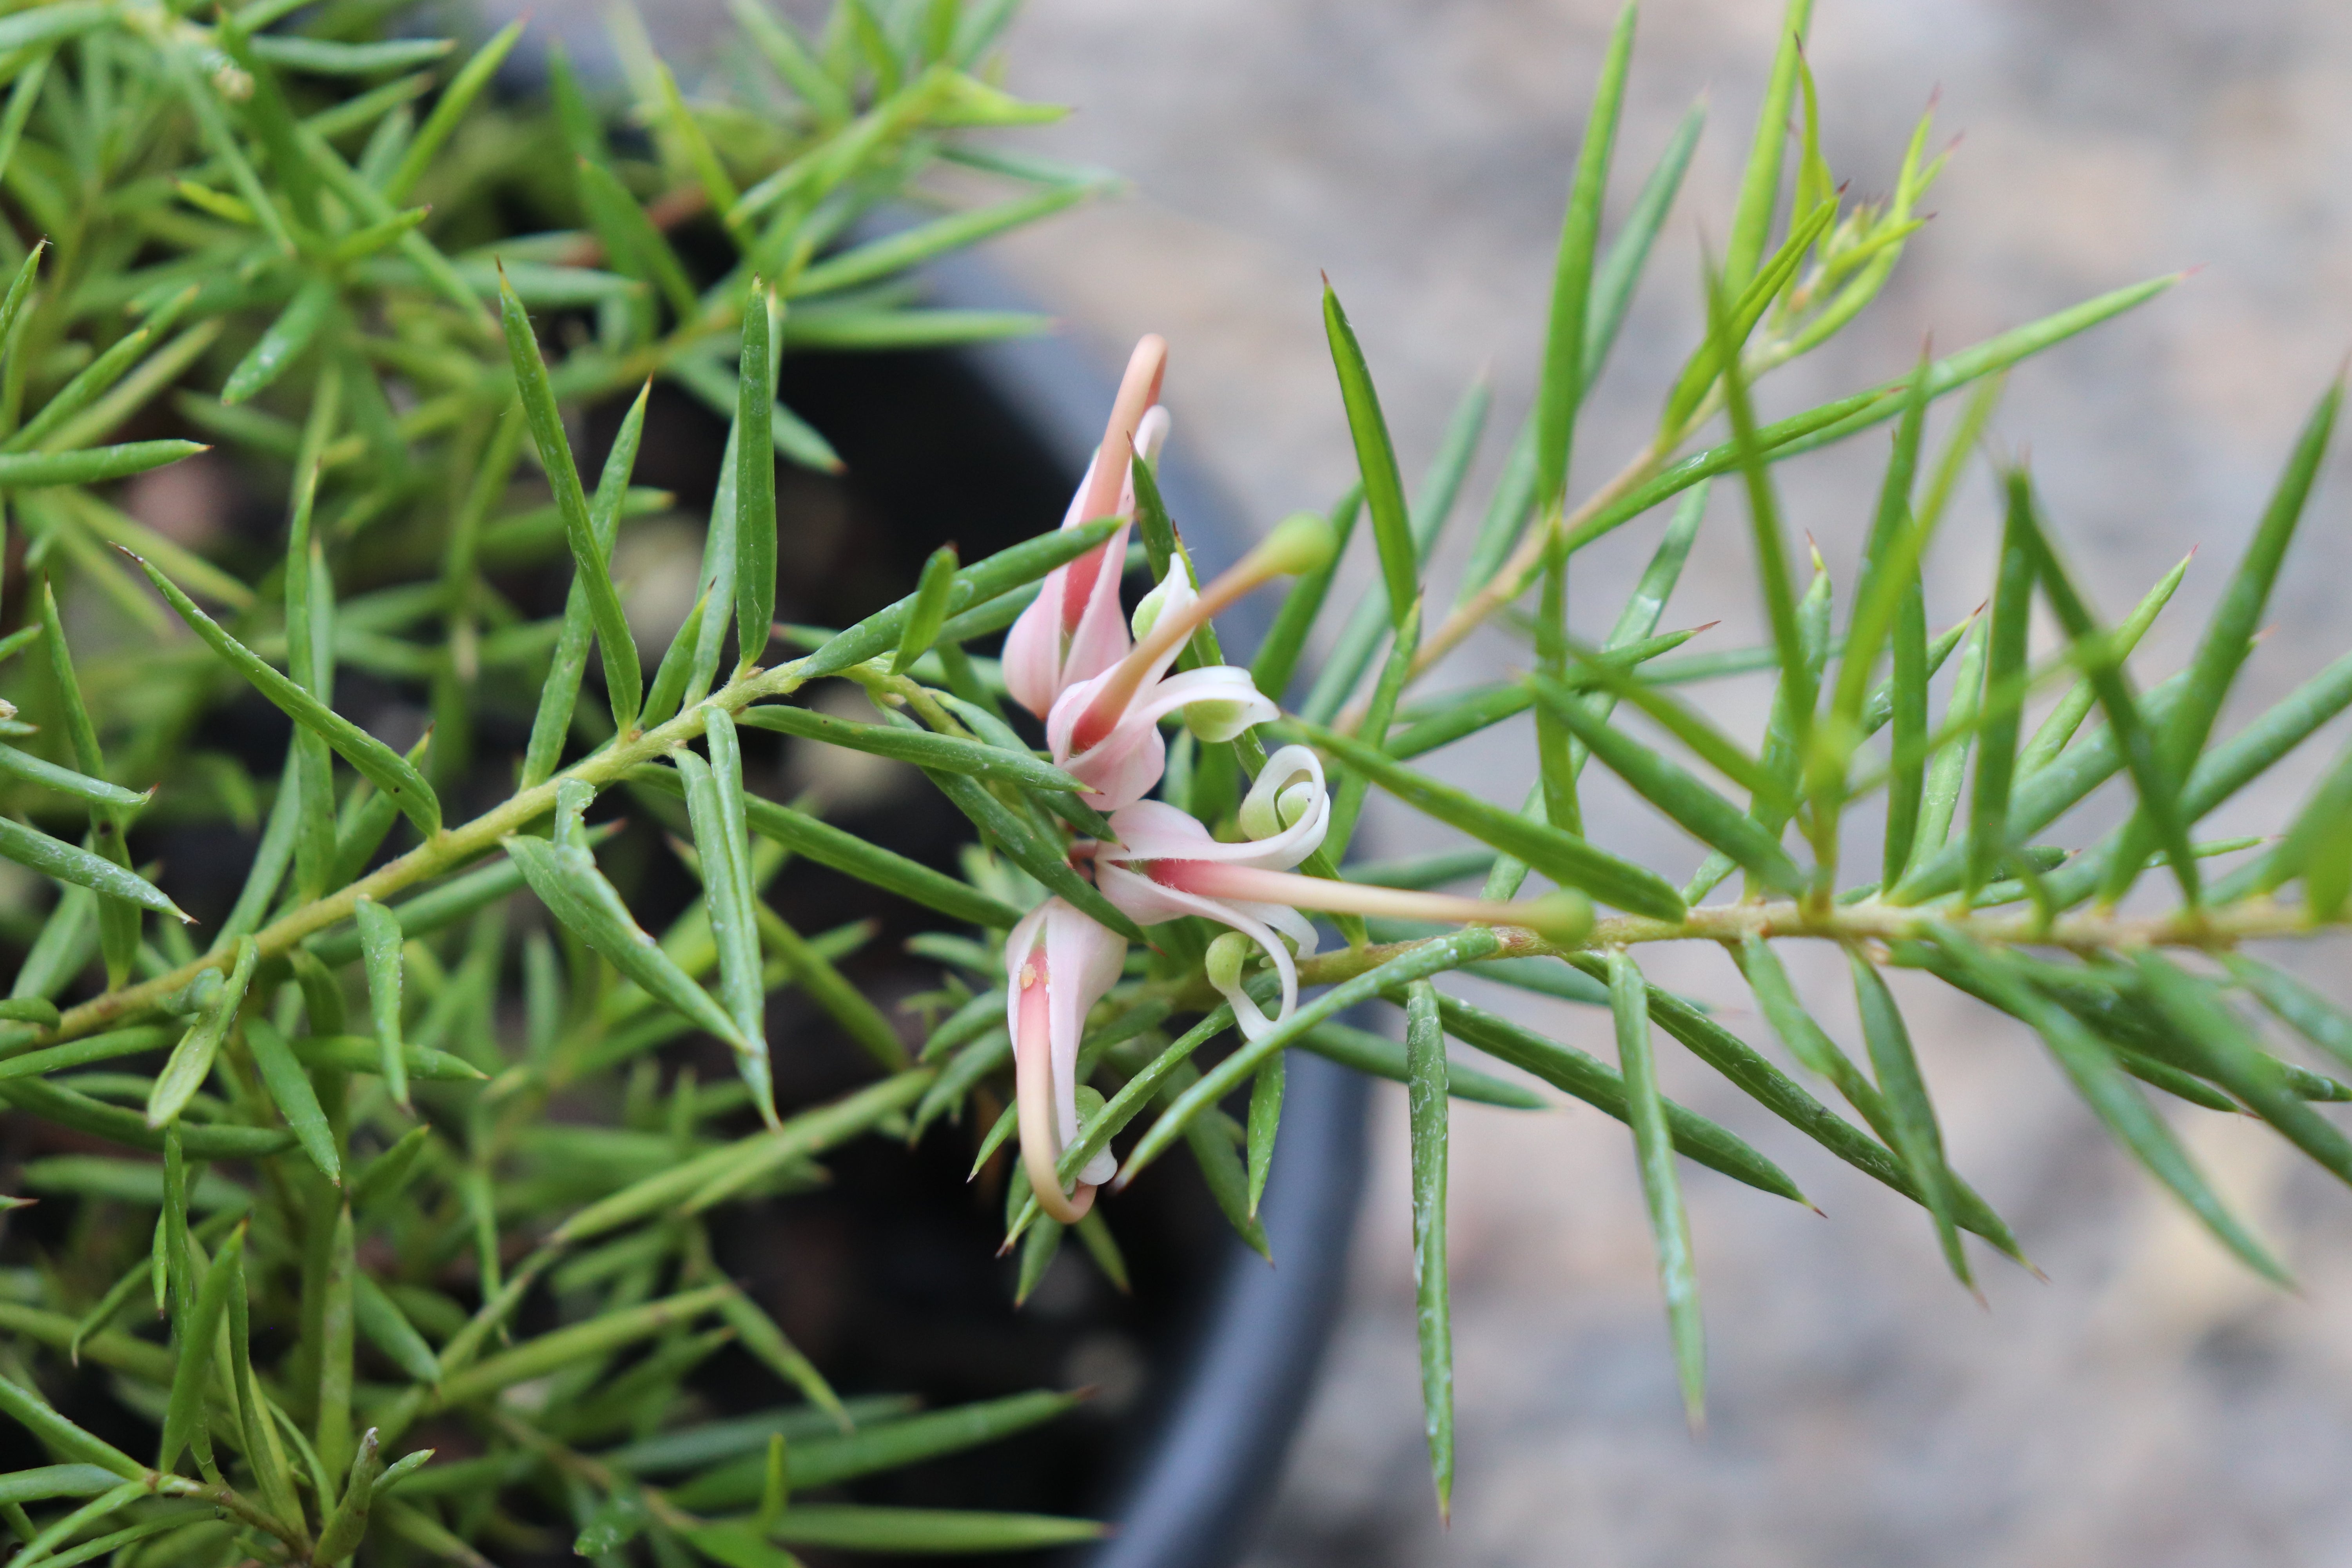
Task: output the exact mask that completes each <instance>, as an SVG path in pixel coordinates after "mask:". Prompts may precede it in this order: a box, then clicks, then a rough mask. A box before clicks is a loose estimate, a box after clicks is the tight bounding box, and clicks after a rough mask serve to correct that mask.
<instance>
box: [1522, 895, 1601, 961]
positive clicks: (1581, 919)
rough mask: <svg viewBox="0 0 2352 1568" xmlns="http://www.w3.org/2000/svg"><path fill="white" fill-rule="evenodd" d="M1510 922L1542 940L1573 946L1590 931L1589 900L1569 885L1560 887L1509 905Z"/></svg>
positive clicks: (1590, 911)
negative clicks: (1537, 897)
mask: <svg viewBox="0 0 2352 1568" xmlns="http://www.w3.org/2000/svg"><path fill="white" fill-rule="evenodd" d="M1511 923H1512V924H1513V925H1519V926H1525V927H1526V928H1527V929H1528V930H1529V931H1533V932H1535V933H1536V934H1537V935H1538V936H1539V937H1541V938H1543V939H1544V940H1545V941H1546V942H1553V943H1556V944H1558V945H1559V946H1561V947H1573V946H1575V945H1576V944H1577V943H1578V942H1582V941H1583V940H1584V939H1585V938H1586V937H1588V936H1590V935H1591V934H1592V900H1590V899H1588V898H1586V897H1585V896H1584V895H1583V894H1582V893H1580V892H1578V891H1576V889H1573V888H1561V889H1558V890H1557V891H1554V892H1549V893H1546V894H1545V895H1544V896H1543V897H1542V898H1540V899H1529V900H1528V901H1527V902H1526V903H1524V904H1515V905H1513V906H1512V908H1511Z"/></svg>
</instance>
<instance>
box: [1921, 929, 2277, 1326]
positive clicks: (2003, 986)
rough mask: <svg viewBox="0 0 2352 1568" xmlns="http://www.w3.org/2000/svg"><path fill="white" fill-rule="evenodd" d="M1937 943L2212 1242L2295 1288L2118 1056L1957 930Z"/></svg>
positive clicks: (1942, 935) (1940, 936)
mask: <svg viewBox="0 0 2352 1568" xmlns="http://www.w3.org/2000/svg"><path fill="white" fill-rule="evenodd" d="M1937 945H1938V946H1940V947H1941V948H1942V949H1943V950H1944V951H1945V952H1947V953H1948V954H1950V956H1951V958H1952V960H1953V961H1954V962H1955V963H1958V965H1960V966H1961V968H1962V969H1963V970H1964V971H1966V972H1967V973H1969V976H1970V977H1971V978H1972V979H1974V980H1975V981H1976V982H1977V983H1978V984H1979V985H1981V986H1983V987H1984V989H1985V991H1986V993H1987V994H1989V995H1990V996H1991V997H1992V998H1993V999H1994V1000H1995V1001H1996V1002H1997V1004H1998V1005H2000V1008H2001V1009H2002V1010H2003V1011H2004V1012H2007V1013H2009V1014H2010V1015H2011V1016H2013V1017H2017V1018H2021V1019H2023V1020H2024V1021H2025V1022H2026V1023H2027V1024H2028V1025H2029V1026H2032V1029H2033V1031H2034V1033H2036V1034H2038V1035H2040V1036H2041V1037H2042V1041H2043V1043H2044V1044H2046V1045H2047V1046H2049V1047H2050V1053H2051V1055H2052V1056H2053V1057H2055V1058H2057V1059H2058V1065H2059V1067H2060V1068H2062V1069H2063V1071H2064V1072H2065V1074H2066V1077H2067V1078H2068V1079H2069V1080H2071V1081H2072V1082H2073V1084H2074V1089H2075V1092H2076V1093H2078V1094H2080V1095H2081V1096H2082V1097H2083V1100H2084V1104H2086V1105H2088V1106H2089V1107H2090V1108H2091V1112H2092V1114H2093V1115H2095V1116H2096V1117H2098V1119H2099V1120H2100V1121H2102V1122H2104V1123H2105V1125H2106V1128H2107V1130H2108V1131H2110V1132H2112V1133H2114V1134H2115V1136H2116V1141H2117V1142H2120V1143H2122V1144H2123V1145H2124V1146H2125V1147H2126V1149H2129V1150H2130V1151H2131V1152H2132V1154H2133V1156H2134V1157H2135V1158H2137V1160H2138V1161H2139V1162H2140V1163H2141V1164H2142V1165H2144V1166H2146V1167H2147V1171H2148V1173H2150V1174H2151V1175H2153V1176H2155V1177H2156V1179H2157V1180H2158V1181H2159V1182H2162V1183H2163V1184H2165V1186H2167V1187H2168V1188H2169V1189H2170V1190H2171V1191H2172V1194H2173V1195H2174V1196H2176V1197H2178V1198H2179V1200H2180V1201H2181V1202H2182V1203H2183V1204H2184V1205H2187V1206H2188V1208H2189V1212H2190V1213H2191V1214H2193V1215H2196V1216H2197V1217H2198V1218H2199V1219H2200V1221H2202V1222H2203V1223H2204V1225H2205V1227H2206V1229H2208V1230H2210V1231H2211V1232H2212V1233H2213V1236H2214V1237H2215V1239H2217V1240H2219V1241H2220V1242H2221V1245H2222V1246H2224V1247H2228V1248H2229V1249H2230V1250H2231V1252H2233V1253H2235V1254H2236V1255H2237V1257H2238V1258H2239V1260H2240V1261H2242V1262H2243V1263H2244V1264H2245V1265H2246V1267H2247V1268H2252V1270H2253V1271H2254V1272H2255V1273H2257V1274H2260V1275H2262V1276H2263V1278H2264V1279H2269V1280H2271V1281H2272V1282H2273V1283H2274V1284H2279V1285H2285V1284H2288V1283H2289V1282H2290V1281H2289V1279H2288V1276H2287V1273H2286V1270H2285V1269H2284V1268H2281V1267H2279V1265H2278V1263H2277V1262H2276V1260H2274V1259H2273V1258H2272V1257H2271V1255H2270V1253H2269V1251H2268V1250H2267V1249H2266V1248H2264V1247H2263V1245H2262V1243H2261V1242H2259V1241H2257V1240H2255V1239H2254V1237H2253V1236H2252V1233H2251V1232H2249V1231H2248V1230H2247V1229H2246V1228H2245V1226H2242V1225H2241V1224H2240V1223H2239V1222H2238V1219H2237V1216H2236V1215H2232V1214H2231V1213H2230V1211H2229V1209H2228V1208H2227V1207H2225V1206H2224V1205H2222V1203H2221V1199H2220V1198H2219V1197H2218V1196H2216V1195H2215V1194H2214V1193H2213V1190H2212V1188H2211V1187H2210V1186H2209V1185H2208V1184H2206V1181H2205V1177H2204V1174H2203V1173H2201V1172H2200V1171H2199V1170H2198V1169H2197V1166H2196V1163H2194V1162H2193V1161H2191V1160H2190V1159H2189V1155H2188V1153H2187V1152H2186V1151H2184V1150H2183V1149H2182V1148H2181V1147H2180V1144H2179V1142H2178V1141H2177V1140H2176V1139H2175V1138H2174V1137H2173V1135H2172V1130H2171V1129H2170V1128H2169V1127H2167V1126H2166V1125H2165V1124H2164V1122H2163V1121H2161V1120H2159V1119H2158V1116H2157V1115H2156V1113H2155V1112H2154V1111H2152V1110H2149V1109H2148V1106H2147V1100H2143V1099H2141V1098H2140V1096H2139V1093H2138V1091H2137V1090H2136V1089H2133V1088H2132V1087H2131V1084H2130V1082H2129V1081H2128V1079H2126V1075H2125V1073H2124V1070H2123V1068H2120V1067H2118V1066H2116V1060H2115V1058H2114V1057H2112V1056H2111V1055H2109V1054H2108V1052H2107V1049H2106V1047H2105V1046H2103V1045H2102V1044H2100V1042H2099V1040H2098V1039H2097V1037H2095V1036H2094V1035H2093V1034H2092V1033H2091V1032H2090V1030H2089V1029H2088V1028H2087V1027H2085V1026H2084V1025H2083V1024H2082V1023H2081V1022H2079V1021H2078V1020H2077V1019H2075V1018H2074V1016H2073V1015H2071V1014H2070V1013H2068V1012H2067V1011H2066V1010H2065V1009H2064V1008H2063V1007H2061V1006H2059V1005H2057V1004H2056V1003H2054V1002H2052V1001H2049V1000H2047V999H2045V998H2043V997H2042V996H2041V995H2040V994H2037V993H2036V992H2035V991H2034V989H2033V988H2032V986H2031V985H2028V984H2024V983H2023V982H2022V981H2021V980H2019V979H2018V978H2017V977H2016V976H2015V975H2014V974H2013V973H2011V972H2009V971H2008V970H2007V969H2006V968H2005V967H2004V966H2003V964H2002V963H2000V960H1999V959H1997V958H1996V957H1994V955H1992V954H1991V953H1989V952H1985V951H1984V950H1983V949H1982V948H1979V946H1977V945H1976V943H1974V942H1971V941H1969V939H1968V938H1967V937H1966V936H1964V935H1962V934H1960V933H1959V932H1958V931H1952V930H1950V929H1948V928H1947V929H1945V930H1944V931H1940V932H1939V933H1938V936H1937Z"/></svg>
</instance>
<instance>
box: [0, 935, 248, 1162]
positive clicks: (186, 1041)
mask: <svg viewBox="0 0 2352 1568" xmlns="http://www.w3.org/2000/svg"><path fill="white" fill-rule="evenodd" d="M260 961H261V949H260V947H259V946H258V945H257V943H256V942H254V940H253V939H252V938H251V937H249V936H247V937H239V938H238V939H237V943H236V962H235V963H234V964H232V965H231V967H230V969H229V972H228V981H227V984H225V985H223V986H222V987H221V991H220V1000H219V1001H218V1002H216V1003H215V1004H214V1005H213V1008H212V1011H210V1012H208V1013H206V1014H205V1016H203V1017H201V1018H198V1019H197V1020H196V1021H195V1023H194V1025H192V1026H190V1027H189V1029H188V1032H187V1033H186V1034H184V1035H183V1036H181V1037H180V1043H179V1044H178V1045H176V1046H173V1047H172V1055H171V1057H170V1058H169V1059H167V1060H166V1061H165V1062H164V1063H163V1071H162V1072H160V1073H157V1074H156V1075H155V1087H154V1089H152V1091H151V1092H150V1093H149V1094H148V1096H147V1125H148V1126H149V1127H150V1128H163V1127H166V1126H169V1125H170V1124H171V1123H173V1122H174V1121H178V1120H179V1117H180V1112H181V1111H183V1110H185V1109H186V1108H187V1104H188V1101H189V1100H192V1099H194V1097H195V1093H196V1090H198V1089H202V1088H203V1087H204V1084H205V1079H208V1078H210V1077H211V1076H212V1071H213V1059H214V1058H215V1056H217V1055H218V1054H219V1052H220V1047H221V1041H222V1040H223V1039H224V1038H226V1036H227V1034H228V1031H229V1029H230V1027H231V1026H233V1025H234V1024H236V1015H237V1009H238V1008H239V1007H241V1006H242V1005H244V1003H245V991H246V987H247V985H249V984H252V981H253V970H254V966H255V965H256V964H257V963H259V962H260ZM28 1087H30V1086H29V1085H21V1084H20V1085H18V1086H16V1089H12V1090H11V1093H12V1094H14V1093H16V1092H18V1091H19V1090H21V1089H24V1088H28ZM183 1141H184V1142H186V1140H185V1137H184V1140H183ZM188 1147H189V1152H192V1153H193V1152H195V1150H194V1143H193V1142H189V1143H188Z"/></svg>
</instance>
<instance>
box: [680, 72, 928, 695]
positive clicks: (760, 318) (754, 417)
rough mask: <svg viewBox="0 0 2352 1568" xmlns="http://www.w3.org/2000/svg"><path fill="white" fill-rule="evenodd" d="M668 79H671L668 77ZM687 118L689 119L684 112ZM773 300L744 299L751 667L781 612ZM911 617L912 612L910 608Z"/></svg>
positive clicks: (739, 608)
mask: <svg viewBox="0 0 2352 1568" xmlns="http://www.w3.org/2000/svg"><path fill="white" fill-rule="evenodd" d="M663 79H664V80H665V81H667V79H668V78H667V75H665V77H664V78H663ZM681 118H685V117H684V116H683V114H681ZM770 299H771V296H770V294H769V291H768V289H766V288H765V287H764V286H763V285H762V284H761V281H760V280H759V279H757V278H754V279H751V293H750V294H749V295H748V296H746V297H745V299H744V301H743V352H742V365H741V369H740V372H739V377H738V381H737V384H736V394H735V636H736V638H737V640H738V641H739V642H740V644H741V647H742V665H743V668H747V669H748V668H751V666H753V665H756V664H758V663H759V662H760V655H761V653H762V652H763V651H764V650H765V649H766V647H767V646H768V626H769V624H770V623H771V622H772V621H773V620H774V619H775V613H776V456H775V446H774V437H773V432H772V429H771V428H770V426H769V412H770V409H771V407H772V405H773V403H774V399H775V390H774V384H773V383H772V381H770V379H769V377H770V376H771V375H772V374H773V372H772V369H771V361H770V356H769V352H768V350H769V343H768V334H769V325H770ZM909 614H910V615H911V614H912V610H911V609H910V611H909Z"/></svg>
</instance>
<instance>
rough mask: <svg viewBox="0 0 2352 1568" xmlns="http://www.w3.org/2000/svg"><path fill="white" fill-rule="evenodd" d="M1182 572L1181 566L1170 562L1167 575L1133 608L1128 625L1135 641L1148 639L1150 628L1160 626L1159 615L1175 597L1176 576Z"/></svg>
mask: <svg viewBox="0 0 2352 1568" xmlns="http://www.w3.org/2000/svg"><path fill="white" fill-rule="evenodd" d="M1182 570H1183V568H1182V567H1181V566H1180V565H1178V564H1176V563H1174V562H1172V561H1171V562H1170V563H1169V565H1168V575H1167V576H1165V577H1163V578H1161V579H1160V585H1159V586H1158V587H1156V588H1154V589H1152V590H1151V592H1150V593H1149V594H1146V595H1143V602H1142V603H1141V604H1139V605H1136V606H1135V615H1134V616H1133V618H1132V619H1131V620H1130V621H1129V625H1130V626H1133V627H1134V628H1135V640H1136V641H1138V642H1141V641H1142V640H1143V639H1144V638H1145V637H1150V635H1151V628H1152V627H1154V626H1158V625H1159V624H1160V612H1161V611H1162V610H1165V609H1166V608H1167V607H1168V601H1169V600H1170V599H1171V598H1172V597H1173V596H1174V595H1175V592H1176V590H1175V583H1176V574H1177V573H1179V572H1181V571H1182Z"/></svg>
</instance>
